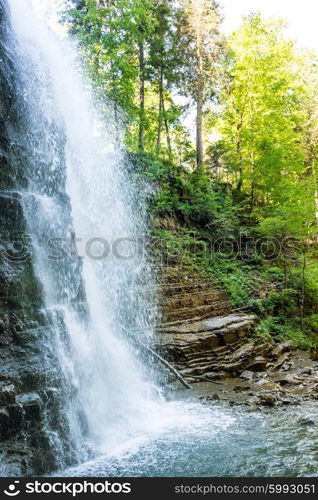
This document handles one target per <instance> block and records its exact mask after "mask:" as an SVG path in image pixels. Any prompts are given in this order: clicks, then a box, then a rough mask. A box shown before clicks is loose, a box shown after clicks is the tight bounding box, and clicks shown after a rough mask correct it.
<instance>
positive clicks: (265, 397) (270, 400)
mask: <svg viewBox="0 0 318 500" xmlns="http://www.w3.org/2000/svg"><path fill="white" fill-rule="evenodd" d="M275 403H276V398H275V396H274V395H273V394H261V395H260V396H259V404H260V405H262V406H271V407H272V406H275Z"/></svg>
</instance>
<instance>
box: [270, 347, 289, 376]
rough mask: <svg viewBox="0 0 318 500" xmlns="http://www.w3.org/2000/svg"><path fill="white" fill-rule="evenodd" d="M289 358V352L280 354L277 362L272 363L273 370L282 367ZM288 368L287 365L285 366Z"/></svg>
mask: <svg viewBox="0 0 318 500" xmlns="http://www.w3.org/2000/svg"><path fill="white" fill-rule="evenodd" d="M289 359H290V352H289V351H288V352H285V353H284V354H283V355H282V356H280V357H279V359H278V361H277V363H275V364H274V365H273V370H274V371H277V370H279V369H281V368H283V365H284V364H285V363H286V362H287V361H288V360H289ZM287 369H288V367H287Z"/></svg>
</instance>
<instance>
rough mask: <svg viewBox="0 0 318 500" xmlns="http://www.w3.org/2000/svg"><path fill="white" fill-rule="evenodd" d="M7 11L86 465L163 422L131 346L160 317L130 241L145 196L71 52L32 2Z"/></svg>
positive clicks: (77, 437)
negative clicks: (92, 457) (99, 453)
mask: <svg viewBox="0 0 318 500" xmlns="http://www.w3.org/2000/svg"><path fill="white" fill-rule="evenodd" d="M10 8H11V16H12V25H13V30H14V32H15V35H16V39H17V40H18V47H17V52H18V54H19V65H18V69H19V79H20V80H19V86H20V90H19V92H20V94H21V96H20V97H21V99H22V101H23V106H24V110H23V112H24V115H25V122H26V123H25V131H24V134H25V139H24V141H25V145H24V146H25V151H26V155H27V156H28V158H27V164H28V168H27V176H28V184H29V186H30V187H29V190H28V192H26V193H24V202H23V203H24V209H25V213H26V216H27V222H28V228H29V231H30V234H31V237H32V242H33V246H34V250H35V255H34V259H35V263H36V272H37V274H38V277H39V278H40V281H41V283H42V285H43V290H44V296H45V307H46V314H47V315H49V316H50V320H51V321H52V322H53V323H54V326H55V327H54V336H53V338H52V339H51V345H50V346H49V348H51V349H53V350H54V351H55V352H56V353H57V362H58V363H59V366H60V369H61V371H62V374H63V377H62V379H63V381H61V384H62V385H63V387H64V389H63V390H64V403H63V404H64V405H65V408H66V409H65V419H66V422H65V425H66V426H67V428H68V430H69V439H70V442H71V443H72V446H74V447H75V448H76V450H77V453H76V455H77V456H76V460H77V461H80V460H83V459H85V458H87V456H89V453H90V452H91V451H92V450H93V451H96V450H104V449H105V448H108V449H109V448H112V449H114V447H116V446H121V444H122V443H123V442H127V441H129V439H130V438H135V437H136V436H138V434H139V433H143V434H144V433H146V432H147V429H149V427H151V426H156V425H157V421H158V418H159V413H160V410H159V409H160V400H161V397H160V394H159V391H158V389H157V388H156V386H155V383H154V381H153V380H151V377H150V376H149V374H147V373H146V372H145V368H144V364H143V362H142V361H141V356H140V355H139V356H136V350H138V345H136V342H135V341H136V338H144V337H149V336H150V335H151V334H152V325H153V322H154V315H155V308H154V307H152V306H151V304H152V298H151V293H150V292H149V290H148V292H147V297H145V296H144V294H143V292H142V287H143V285H144V284H145V283H147V284H149V282H150V281H151V272H150V269H149V266H148V264H147V262H146V260H145V259H144V257H143V256H142V255H143V252H140V251H139V254H140V255H139V254H138V256H136V245H135V243H134V242H136V241H141V240H140V238H141V236H142V235H143V234H144V233H145V225H144V221H145V203H144V200H143V196H142V195H141V193H140V192H139V193H138V192H137V191H136V190H134V187H133V183H132V182H131V181H130V180H129V178H128V174H127V168H126V164H125V157H124V155H123V153H122V152H121V151H120V148H119V147H118V145H117V147H114V141H113V140H112V127H111V124H110V126H108V127H106V126H105V125H103V123H102V121H101V120H100V117H99V115H98V112H97V111H96V109H95V108H94V106H93V98H92V95H91V94H90V92H89V90H88V86H87V85H86V83H85V82H84V81H83V80H82V78H81V77H80V76H79V74H78V73H77V72H76V71H75V69H74V67H75V66H76V64H77V61H76V60H75V59H74V56H73V52H72V50H71V49H70V47H69V46H68V45H67V43H66V42H65V40H64V41H61V40H58V38H57V37H56V35H55V34H53V33H52V31H51V30H50V29H49V28H48V27H47V26H46V24H45V23H43V22H41V21H40V20H39V19H37V18H36V16H35V15H34V12H33V11H32V8H31V5H30V4H29V2H28V0H10ZM109 120H110V116H109ZM64 191H66V192H64ZM76 243H77V245H76ZM132 252H134V253H132ZM137 257H138V258H137ZM148 371H149V370H148ZM150 371H151V370H150ZM158 412H159V413H158ZM61 465H62V464H61Z"/></svg>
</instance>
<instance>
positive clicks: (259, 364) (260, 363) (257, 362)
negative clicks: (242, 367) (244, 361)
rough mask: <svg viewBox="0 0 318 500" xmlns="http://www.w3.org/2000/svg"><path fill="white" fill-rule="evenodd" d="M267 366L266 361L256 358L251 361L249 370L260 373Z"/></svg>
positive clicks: (262, 358)
mask: <svg viewBox="0 0 318 500" xmlns="http://www.w3.org/2000/svg"><path fill="white" fill-rule="evenodd" d="M266 365H267V360H266V359H265V358H264V357H263V356H256V357H255V358H254V359H253V361H252V362H251V363H250V364H249V368H250V369H251V368H252V369H253V370H254V371H258V372H262V371H263V370H264V369H265V368H266Z"/></svg>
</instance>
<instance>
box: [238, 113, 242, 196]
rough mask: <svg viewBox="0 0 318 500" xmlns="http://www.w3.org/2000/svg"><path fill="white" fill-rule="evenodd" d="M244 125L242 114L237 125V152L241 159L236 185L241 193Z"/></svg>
mask: <svg viewBox="0 0 318 500" xmlns="http://www.w3.org/2000/svg"><path fill="white" fill-rule="evenodd" d="M242 126H243V116H242V115H241V117H240V121H239V123H238V125H237V142H236V152H237V156H238V159H239V178H238V182H237V186H236V190H237V191H238V192H239V193H240V192H241V191H242V187H243V158H242V140H241V130H242Z"/></svg>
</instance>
